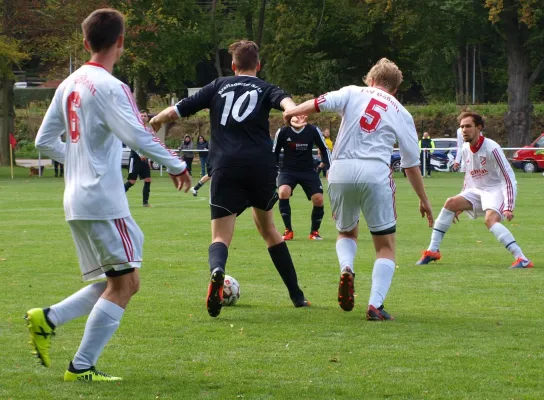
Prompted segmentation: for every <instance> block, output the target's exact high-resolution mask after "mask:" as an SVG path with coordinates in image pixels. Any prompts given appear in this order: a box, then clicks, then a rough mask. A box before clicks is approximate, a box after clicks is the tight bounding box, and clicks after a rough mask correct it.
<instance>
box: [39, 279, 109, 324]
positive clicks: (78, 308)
mask: <svg viewBox="0 0 544 400" xmlns="http://www.w3.org/2000/svg"><path fill="white" fill-rule="evenodd" d="M105 289H106V281H103V282H97V283H93V284H92V285H88V286H85V287H84V288H83V289H81V290H79V291H77V292H75V293H74V294H73V295H71V296H70V297H67V298H66V299H64V300H62V301H61V302H60V303H57V304H55V305H54V306H51V307H50V308H49V314H47V318H49V320H50V321H51V322H52V323H53V324H54V325H55V326H60V325H63V324H65V323H67V322H69V321H71V320H73V319H76V318H78V317H81V316H83V315H89V313H90V312H91V310H92V309H93V307H94V305H95V304H96V302H97V301H98V299H99V298H100V296H102V293H104V290H105Z"/></svg>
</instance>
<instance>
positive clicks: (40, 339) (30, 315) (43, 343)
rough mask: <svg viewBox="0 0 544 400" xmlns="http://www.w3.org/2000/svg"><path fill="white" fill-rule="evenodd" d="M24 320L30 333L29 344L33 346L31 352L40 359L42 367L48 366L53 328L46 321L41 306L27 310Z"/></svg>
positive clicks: (49, 363) (49, 364)
mask: <svg viewBox="0 0 544 400" xmlns="http://www.w3.org/2000/svg"><path fill="white" fill-rule="evenodd" d="M25 320H26V326H27V328H28V332H29V333H30V344H32V347H33V348H34V351H33V353H34V354H35V355H36V357H38V358H39V359H40V362H41V364H42V365H43V366H44V367H50V366H51V359H50V358H49V348H50V347H51V336H53V335H54V334H55V330H54V329H53V328H51V326H50V325H49V324H48V323H47V320H46V319H45V313H44V312H43V309H42V308H33V309H32V310H29V311H27V313H26V315H25Z"/></svg>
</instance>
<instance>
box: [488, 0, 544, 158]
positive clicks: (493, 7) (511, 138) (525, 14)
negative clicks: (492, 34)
mask: <svg viewBox="0 0 544 400" xmlns="http://www.w3.org/2000/svg"><path fill="white" fill-rule="evenodd" d="M486 7H487V8H489V20H490V21H491V23H492V24H493V25H494V26H495V27H496V28H497V33H498V35H499V36H500V37H501V38H502V39H503V42H504V44H505V48H506V52H507V55H508V89H507V94H508V112H507V113H506V115H505V117H504V124H505V126H506V129H507V131H508V145H509V146H514V147H517V146H523V145H526V144H527V143H529V141H530V139H531V137H530V132H531V124H532V113H533V104H532V102H531V99H530V91H531V88H532V86H533V85H534V84H535V82H536V80H537V78H538V76H539V75H540V73H541V72H542V70H544V56H543V55H542V48H543V46H544V29H543V25H544V5H543V4H542V2H541V1H538V0H486Z"/></svg>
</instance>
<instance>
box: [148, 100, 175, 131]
mask: <svg viewBox="0 0 544 400" xmlns="http://www.w3.org/2000/svg"><path fill="white" fill-rule="evenodd" d="M178 118H179V116H178V113H177V112H176V110H175V109H174V106H172V107H168V108H165V109H164V110H162V111H161V112H160V113H158V114H157V115H155V116H154V117H153V118H151V121H149V124H150V125H151V126H152V127H153V130H154V131H155V132H157V131H158V130H159V129H160V128H161V126H162V124H166V123H167V122H172V121H176V120H177V119H178Z"/></svg>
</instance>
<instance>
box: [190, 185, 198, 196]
mask: <svg viewBox="0 0 544 400" xmlns="http://www.w3.org/2000/svg"><path fill="white" fill-rule="evenodd" d="M191 193H192V194H193V196H194V197H196V196H198V190H196V189H195V188H194V186H193V187H192V188H191Z"/></svg>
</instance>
